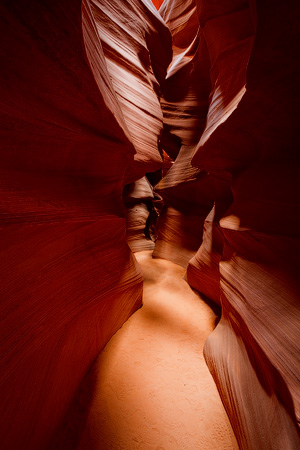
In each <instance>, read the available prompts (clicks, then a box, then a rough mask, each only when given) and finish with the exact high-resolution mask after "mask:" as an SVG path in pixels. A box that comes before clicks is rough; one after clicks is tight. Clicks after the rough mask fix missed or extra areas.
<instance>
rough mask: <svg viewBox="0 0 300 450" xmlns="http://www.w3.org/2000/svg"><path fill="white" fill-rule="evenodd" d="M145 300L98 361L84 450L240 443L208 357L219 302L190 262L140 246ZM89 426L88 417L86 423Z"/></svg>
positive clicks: (168, 449)
mask: <svg viewBox="0 0 300 450" xmlns="http://www.w3.org/2000/svg"><path fill="white" fill-rule="evenodd" d="M135 255H136V258H137V260H138V262H139V263H140V265H141V266H142V270H143V273H144V280H145V281H144V297H143V306H142V308H140V309H139V310H138V311H137V312H136V313H134V314H133V315H132V316H131V318H130V319H129V320H128V321H127V322H126V323H125V324H124V326H123V327H122V328H121V329H120V330H119V331H118V332H117V333H116V334H115V335H114V336H113V338H112V339H111V340H110V342H109V343H108V345H107V346H106V347H105V349H104V351H103V352H102V353H101V354H100V356H99V358H98V360H97V362H96V365H95V366H94V369H93V383H94V389H93V398H92V399H91V402H90V407H89V410H88V414H87V417H86V419H85V424H84V427H83V429H82V430H81V432H80V444H79V447H77V448H80V450H86V449H89V450H214V449H215V450H237V449H238V445H237V443H236V440H235V437H234V434H233V431H232V428H231V426H230V423H229V420H228V418H227V415H226V413H225V410H224V407H223V405H222V402H221V400H220V397H219V394H218V391H217V389H216V387H215V384H214V381H213V379H212V377H211V375H210V373H209V371H208V369H207V366H206V364H205V361H204V358H203V345H204V342H205V340H206V337H207V336H208V335H209V334H210V333H211V332H212V330H213V329H214V326H215V320H216V316H215V314H214V312H213V311H212V309H211V308H210V307H209V306H208V305H207V304H206V303H205V302H204V301H203V300H202V299H201V298H200V297H199V296H198V295H197V294H196V293H195V292H193V291H192V290H191V289H190V287H189V286H188V284H187V283H186V282H185V281H184V280H183V276H184V273H185V270H184V269H183V268H182V267H180V266H177V265H175V264H173V263H171V262H169V261H165V260H162V259H152V257H151V252H150V251H143V252H139V253H136V254H135ZM80 428H82V424H81V427H80Z"/></svg>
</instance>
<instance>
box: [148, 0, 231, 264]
mask: <svg viewBox="0 0 300 450" xmlns="http://www.w3.org/2000/svg"><path fill="white" fill-rule="evenodd" d="M159 11H160V13H161V15H162V17H163V18H164V19H165V21H166V23H167V25H168V26H169V28H170V31H171V33H172V37H173V59H172V62H171V64H170V66H169V68H168V74H167V78H166V83H165V89H164V97H163V98H162V101H161V103H162V109H163V113H164V133H163V135H162V139H161V145H162V147H163V149H164V151H165V152H166V153H167V154H168V155H169V157H171V158H173V160H174V164H173V165H172V167H171V168H170V170H169V171H168V173H167V175H166V176H165V177H164V178H163V179H162V181H161V182H160V183H159V184H158V185H157V186H156V191H158V192H159V193H160V194H161V195H162V196H163V198H164V202H165V207H164V210H163V211H162V214H161V217H160V222H159V230H158V240H157V242H156V246H155V250H154V257H163V258H167V259H170V260H172V261H173V262H176V263H177V264H181V265H182V266H184V267H186V266H187V264H188V261H189V260H190V259H191V258H192V257H193V256H194V254H195V253H196V251H197V250H198V248H199V246H200V244H201V241H202V228H203V223H204V219H205V217H206V216H207V214H208V213H209V211H210V209H211V208H212V207H213V204H214V202H216V199H218V200H219V204H218V212H219V207H220V208H221V209H222V210H224V207H223V208H222V205H223V203H224V202H225V204H226V205H228V199H230V197H231V194H230V190H229V183H228V180H227V178H228V177H215V176H212V175H208V174H207V173H206V172H205V171H204V170H202V169H199V168H197V167H195V166H192V164H191V159H192V157H193V152H194V148H195V145H196V144H197V142H198V141H199V139H200V136H201V134H202V132H203V130H204V128H205V124H206V117H207V111H208V107H209V93H210V90H211V78H210V59H209V52H208V50H207V42H206V39H205V35H204V33H203V30H202V29H201V27H200V23H199V19H198V13H197V6H196V3H195V1H193V0H190V1H188V2H183V1H179V0H173V1H168V2H164V3H163V5H162V7H161V8H160V10H159ZM212 81H213V80H212ZM225 209H226V208H225Z"/></svg>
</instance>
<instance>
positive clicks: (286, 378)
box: [192, 1, 300, 450]
mask: <svg viewBox="0 0 300 450" xmlns="http://www.w3.org/2000/svg"><path fill="white" fill-rule="evenodd" d="M251 7H252V9H251V15H252V17H254V18H255V16H256V15H255V14H253V12H254V11H253V2H252V3H251ZM222 8H223V6H222V5H221V2H220V10H219V12H220V17H218V19H217V20H214V22H213V25H214V27H215V26H217V28H216V29H215V28H214V27H213V29H214V34H213V39H214V41H217V39H216V36H220V37H221V36H222V40H221V39H220V45H221V49H222V47H223V45H224V42H225V43H226V35H224V30H226V23H227V24H228V25H229V23H230V21H231V19H232V18H234V15H235V14H237V16H236V18H237V17H238V16H240V17H241V16H245V10H241V11H239V12H238V13H234V15H232V17H231V16H230V15H229V16H228V14H226V15H224V16H223V13H222ZM227 12H228V11H227ZM298 13H299V7H298V6H296V4H295V2H288V3H287V4H285V5H284V6H283V5H280V4H279V3H278V4H276V5H274V4H273V3H271V2H268V1H266V2H263V3H259V4H258V5H257V32H256V37H255V43H254V47H253V51H252V52H251V56H250V60H249V65H248V67H247V66H246V64H245V63H246V62H247V54H248V55H249V51H248V50H249V47H247V45H246V43H247V40H248V44H250V40H251V38H247V37H246V36H245V39H244V40H243V43H242V45H241V46H239V49H240V50H239V52H238V53H237V54H236V55H238V54H239V55H240V57H239V62H238V64H241V63H243V61H244V68H243V70H240V71H238V74H240V78H239V76H238V77H237V80H233V81H232V80H231V78H232V77H230V74H229V72H228V62H229V60H227V62H226V63H225V60H224V50H222V52H223V53H222V58H218V57H216V68H217V69H216V74H217V72H218V70H219V71H221V74H220V77H219V78H218V83H219V85H216V87H217V89H219V93H218V92H217V94H216V95H215V96H213V97H212V103H211V106H210V110H209V113H208V119H207V128H206V130H205V132H204V133H203V135H202V138H201V140H200V142H199V145H198V150H197V152H196V154H195V156H194V158H193V161H192V164H193V163H194V164H196V165H197V166H198V167H199V168H202V169H206V170H208V171H224V170H225V171H231V172H232V174H233V185H232V191H233V203H232V205H231V206H230V208H229V210H228V211H227V213H226V214H225V216H224V217H223V218H222V220H221V221H220V228H219V231H218V233H221V234H222V236H223V239H224V249H223V251H222V252H219V251H218V252H216V253H214V247H212V248H213V253H212V255H211V259H210V261H212V262H213V261H214V258H215V257H216V256H218V254H219V258H220V259H221V262H220V288H221V289H220V294H221V305H222V311H223V316H222V320H221V322H220V324H219V325H218V326H217V329H216V331H215V332H214V333H213V334H212V335H211V336H210V337H209V338H208V341H207V344H206V348H205V356H206V360H207V362H208V365H209V367H210V369H211V371H212V373H213V375H214V377H215V380H216V383H217V386H218V388H219V391H220V394H221V397H222V398H223V399H224V404H225V406H226V408H227V411H228V414H229V417H230V418H231V422H232V424H233V427H234V429H235V433H236V436H237V438H238V442H239V445H240V448H241V449H248V450H250V449H255V450H256V449H265V448H270V449H273V448H274V449H275V448H276V449H277V448H288V449H296V448H298V447H299V433H298V428H297V425H296V416H295V412H296V414H297V415H298V418H299V377H298V373H299V367H300V361H299V344H298V343H299V337H300V336H299V321H300V315H299V273H298V268H299V259H298V258H299V256H298V255H299V248H298V247H299V200H298V192H299V183H298V182H297V181H296V180H297V178H296V172H298V171H299V160H298V157H297V155H296V154H295V150H294V149H295V141H296V133H297V131H296V130H297V127H296V122H295V118H296V116H297V112H296V107H295V95H296V92H299V89H298V81H296V80H298V78H299V75H298V73H299V72H298V70H299V67H298V66H297V65H295V59H294V57H295V54H296V49H295V43H294V42H295V40H294V39H295V34H296V33H295V25H294V24H295V22H294V21H295V17H296V15H297V14H298ZM205 17H206V16H205ZM209 17H210V10H209V14H208V18H209ZM279 18H280V19H279ZM208 20H210V19H208ZM200 23H201V15H200ZM206 26H207V25H206V24H205V28H206ZM229 29H230V30H233V29H234V27H231V28H229ZM245 30H247V28H243V30H241V29H240V31H239V28H237V35H238V36H240V37H242V36H243V34H244V32H245ZM207 36H209V35H207ZM249 39H250V40H249ZM275 42H276V44H275ZM208 48H209V50H210V51H211V52H212V53H213V52H214V50H215V48H217V47H214V46H211V45H210V44H209V42H208ZM247 49H248V50H247ZM240 52H241V53H240ZM234 53H235V52H234V49H233V51H230V53H229V58H232V57H233V56H234ZM225 56H226V53H225ZM223 67H225V70H224V71H222V68H223ZM231 67H234V66H232V65H231ZM246 68H247V84H246V87H245V88H242V91H239V86H242V84H243V83H242V79H243V78H244V76H245V70H246ZM223 77H224V80H225V79H226V80H227V82H226V83H225V82H224V83H223V82H222V79H223ZM216 79H217V78H216ZM219 80H220V81H219ZM239 83H240V84H239ZM296 84H297V86H296ZM239 92H240V93H239ZM220 93H221V94H222V97H219V94H220ZM218 98H219V100H218ZM221 98H223V99H224V101H223V103H222V102H221V101H220V100H221ZM245 169H246V170H245ZM199 252H200V253H199V255H198V256H200V259H199V260H198V262H197V264H199V265H198V268H199V269H200V271H199V284H200V283H201V281H202V280H203V281H205V274H206V273H207V270H208V269H209V263H210V261H209V262H208V263H207V259H208V260H209V257H208V253H207V252H205V248H203V249H202V252H201V248H200V250H199ZM221 253H222V254H221ZM192 264H193V265H194V264H195V259H194V261H193V262H192ZM214 267H215V268H216V264H214ZM202 269H204V272H203V273H201V270H202ZM193 277H194V278H195V277H197V274H196V273H194V274H193ZM215 287H216V286H215ZM207 288H208V289H209V286H207ZM273 424H274V425H273Z"/></svg>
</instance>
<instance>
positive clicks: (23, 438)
mask: <svg viewBox="0 0 300 450" xmlns="http://www.w3.org/2000/svg"><path fill="white" fill-rule="evenodd" d="M123 3H124V2H123ZM105 4H107V2H102V3H101V2H96V1H95V2H93V3H92V4H90V3H89V2H88V1H83V2H81V1H79V0H78V1H76V0H75V1H69V0H67V1H64V2H52V1H50V0H49V1H47V0H46V1H44V2H40V1H35V0H33V1H31V2H25V1H22V0H18V1H11V2H4V3H2V4H1V6H0V10H1V27H0V30H1V31H0V33H1V60H2V63H3V65H2V70H1V96H0V97H1V119H2V120H1V151H0V159H1V163H0V167H1V176H0V189H1V196H0V205H1V217H0V226H1V238H0V240H1V250H0V252H1V253H0V264H1V270H0V272H1V285H0V290H1V371H0V380H1V388H0V396H1V426H0V428H1V437H0V440H1V448H3V449H5V450H16V449H21V448H22V449H30V450H34V449H37V450H40V449H41V448H47V445H48V442H49V440H50V439H51V436H52V434H53V432H54V430H55V429H56V427H57V426H58V425H59V423H60V422H61V420H62V419H63V417H64V414H65V412H66V410H67V409H68V407H69V405H70V403H71V401H72V398H73V396H74V394H75V392H76V390H77V389H78V386H79V384H80V382H81V380H82V378H83V377H84V375H85V374H86V372H87V370H88V369H89V367H90V365H91V363H92V362H93V361H94V359H95V357H96V356H97V355H98V353H99V352H100V351H101V349H102V348H103V347H104V345H105V344H106V343H107V341H108V340H109V339H110V337H111V336H112V334H113V333H114V332H115V331H116V330H117V329H118V328H119V327H120V326H121V325H122V324H123V323H124V321H125V320H126V319H127V318H128V317H129V315H130V314H131V313H132V312H133V311H134V310H135V309H137V308H138V307H139V306H140V304H141V293H142V276H141V273H140V270H139V268H138V267H137V264H136V261H135V258H134V257H133V256H132V254H131V252H130V250H129V247H128V245H127V240H126V218H125V209H124V205H123V201H122V193H123V189H124V186H125V184H127V183H128V182H133V181H135V180H136V179H137V178H140V177H141V176H143V175H144V174H145V172H146V171H148V170H149V171H151V170H152V169H153V167H155V168H156V167H157V165H158V164H159V162H160V161H161V157H160V154H159V152H158V148H157V140H158V135H159V132H160V131H159V130H160V128H161V127H162V125H161V124H162V114H161V110H160V106H159V101H158V97H157V92H156V91H158V89H159V80H160V79H163V78H164V75H163V73H164V71H165V70H166V66H167V64H168V56H167V54H168V52H169V54H170V53H171V47H170V42H169V43H168V38H169V32H168V30H167V28H166V27H165V26H164V24H163V22H162V19H161V18H160V16H159V15H158V13H157V11H156V9H155V8H154V7H153V5H152V4H151V2H148V1H146V0H145V2H129V1H128V2H126V5H124V4H123V7H122V11H121V10H119V15H117V14H116V13H115V16H114V17H113V18H112V22H113V25H111V23H110V22H109V21H108V18H107V17H106V16H105V15H104V11H103V12H102V15H101V17H102V18H103V17H105V26H101V24H100V22H99V20H97V18H98V16H97V13H98V9H97V8H100V6H101V7H102V8H103V10H104V9H105V10H107V8H112V6H113V4H112V2H109V5H105ZM115 6H116V5H115ZM132 11H133V12H135V14H136V17H138V18H139V24H137V23H136V22H134V21H133V22H132V23H131V28H132V29H131V31H130V30H129V29H128V28H126V29H124V27H123V26H122V24H120V23H118V25H117V22H118V21H120V20H121V19H122V20H123V25H124V23H126V24H128V21H126V18H128V16H130V14H132ZM110 14H111V12H110ZM129 25H130V24H129ZM129 25H128V26H129ZM137 25H138V26H137ZM106 26H107V28H106ZM112 26H113V30H114V32H116V34H114V33H113V34H112V35H110V34H108V30H109V29H111V28H112ZM99 27H100V30H99ZM120 30H121V31H122V35H120ZM134 32H137V34H136V35H134ZM164 34H165V35H166V38H164ZM124 36H126V37H127V40H126V41H125V40H123V38H124ZM116 39H117V41H116ZM160 39H162V40H163V41H164V40H165V41H166V43H164V44H163V45H162V46H161V48H158V51H157V52H156V50H155V46H156V45H157V44H158V43H159V41H160ZM169 39H170V38H169ZM148 44H149V45H148ZM164 45H165V47H164ZM148 47H149V48H148ZM116 48H117V49H118V50H119V52H117V51H115V52H114V49H116ZM162 48H165V49H166V50H165V53H164V54H163V55H162V53H161V49H162ZM113 52H114V53H113ZM112 54H113V57H112ZM160 58H163V61H161V59H160ZM120 61H122V64H121V63H120ZM154 72H155V73H154ZM156 77H157V78H158V80H157V78H156ZM122 83H123V84H122ZM126 89H127V91H126V92H127V93H128V92H129V91H130V94H131V98H133V97H134V98H135V99H136V100H137V101H136V102H135V103H134V102H133V103H132V104H131V105H130V104H129V103H130V102H129V99H128V98H127V97H126V96H125V97H124V95H123V96H122V92H124V90H126ZM136 90H137V91H136ZM135 92H137V93H135ZM143 96H144V97H145V98H144V97H143ZM138 100H140V104H139V103H138ZM147 102H148V103H147ZM131 109H133V110H132V111H131ZM130 111H131V112H130ZM131 119H133V120H131ZM137 124H138V125H140V126H141V127H144V131H145V133H143V132H142V142H137V139H138V138H137V134H136V132H135V127H136V126H137ZM139 131H141V130H139ZM142 131H143V130H142Z"/></svg>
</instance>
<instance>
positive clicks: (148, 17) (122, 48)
mask: <svg viewBox="0 0 300 450" xmlns="http://www.w3.org/2000/svg"><path fill="white" fill-rule="evenodd" d="M91 7H92V12H93V16H94V18H95V23H96V27H97V31H98V34H99V36H100V39H101V43H102V47H103V52H104V56H105V61H106V65H107V69H108V72H109V75H110V78H111V82H112V85H113V88H114V91H115V93H116V97H117V100H118V103H119V105H120V108H121V110H122V114H123V117H124V121H125V123H126V127H127V129H128V133H129V136H130V140H131V142H132V143H133V145H134V148H135V151H136V153H135V155H134V163H133V164H131V165H130V167H129V168H128V170H127V173H126V184H127V183H128V184H127V185H126V188H125V192H124V202H125V206H126V209H127V215H126V217H127V230H128V232H127V236H128V242H129V245H130V246H131V248H132V250H134V251H137V250H145V249H151V248H153V243H152V241H151V240H150V239H148V240H146V238H145V235H144V231H143V230H144V229H145V227H146V223H147V219H148V217H149V213H150V212H151V208H152V207H151V205H152V199H153V198H154V195H153V193H152V192H151V191H152V188H151V185H149V183H148V182H147V179H146V178H144V175H145V173H148V172H153V171H155V170H158V169H161V166H162V156H161V152H160V150H159V148H158V140H159V136H160V134H161V130H162V127H163V115H162V110H161V106H160V101H159V94H160V91H161V89H162V88H163V84H164V79H165V75H166V69H167V66H168V64H169V62H170V60H171V36H170V32H169V30H168V28H167V27H166V26H165V24H164V23H163V21H162V18H161V16H160V15H159V14H158V13H157V11H156V9H155V8H154V6H153V4H152V2H151V1H150V0H145V1H142V2H137V1H135V0H132V1H129V0H128V1H126V2H125V3H124V2H122V3H121V2H120V1H118V0H115V1H111V2H107V1H104V0H92V1H91ZM142 186H143V188H142ZM141 188H142V189H141ZM145 190H146V191H147V194H146V197H145Z"/></svg>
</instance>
